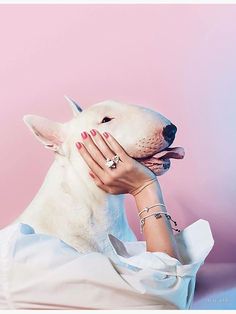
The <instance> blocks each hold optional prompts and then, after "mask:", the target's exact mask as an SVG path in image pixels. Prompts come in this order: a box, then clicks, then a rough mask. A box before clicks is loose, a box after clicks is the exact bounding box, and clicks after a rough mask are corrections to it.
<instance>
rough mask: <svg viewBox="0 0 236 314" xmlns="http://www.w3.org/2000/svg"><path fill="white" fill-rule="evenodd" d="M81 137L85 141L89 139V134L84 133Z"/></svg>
mask: <svg viewBox="0 0 236 314" xmlns="http://www.w3.org/2000/svg"><path fill="white" fill-rule="evenodd" d="M81 135H82V138H83V139H84V140H85V139H86V138H87V137H88V134H87V133H86V132H85V131H84V132H82V133H81Z"/></svg>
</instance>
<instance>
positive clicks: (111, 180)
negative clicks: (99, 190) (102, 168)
mask: <svg viewBox="0 0 236 314" xmlns="http://www.w3.org/2000/svg"><path fill="white" fill-rule="evenodd" d="M103 182H104V184H106V185H110V184H112V182H113V178H112V177H111V176H109V177H106V178H104V180H103Z"/></svg>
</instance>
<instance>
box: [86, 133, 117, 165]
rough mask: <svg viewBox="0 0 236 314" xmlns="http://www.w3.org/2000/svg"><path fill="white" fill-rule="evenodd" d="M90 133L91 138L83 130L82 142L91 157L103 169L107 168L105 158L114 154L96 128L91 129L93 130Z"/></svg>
mask: <svg viewBox="0 0 236 314" xmlns="http://www.w3.org/2000/svg"><path fill="white" fill-rule="evenodd" d="M91 134H92V135H93V139H92V137H91V135H90V134H89V133H88V132H85V131H84V132H83V133H82V139H83V143H84V145H85V147H86V149H87V151H88V152H89V153H90V155H91V157H92V158H93V159H94V160H96V162H97V164H98V165H99V166H100V167H101V168H102V169H103V170H107V168H108V167H107V166H106V165H105V163H106V158H113V157H114V155H115V154H114V152H113V151H112V150H111V149H110V147H109V146H108V145H107V144H106V142H105V141H104V139H103V138H102V136H101V135H100V134H99V132H98V131H97V130H94V129H93V132H91ZM95 137H96V140H95Z"/></svg>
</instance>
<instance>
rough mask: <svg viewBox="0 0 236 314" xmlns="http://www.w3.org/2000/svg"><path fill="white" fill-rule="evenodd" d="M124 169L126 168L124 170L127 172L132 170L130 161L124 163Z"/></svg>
mask: <svg viewBox="0 0 236 314" xmlns="http://www.w3.org/2000/svg"><path fill="white" fill-rule="evenodd" d="M125 169H126V171H128V172H130V171H132V170H133V165H132V163H130V162H127V163H126V165H125Z"/></svg>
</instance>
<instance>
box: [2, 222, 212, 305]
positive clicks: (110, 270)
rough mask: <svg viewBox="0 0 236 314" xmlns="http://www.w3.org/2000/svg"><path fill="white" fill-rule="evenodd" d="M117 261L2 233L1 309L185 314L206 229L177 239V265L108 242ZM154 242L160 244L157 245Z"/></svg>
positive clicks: (203, 225)
mask: <svg viewBox="0 0 236 314" xmlns="http://www.w3.org/2000/svg"><path fill="white" fill-rule="evenodd" d="M108 238H109V240H110V244H111V246H112V248H113V250H114V252H115V254H116V256H117V257H118V259H117V260H118V261H120V262H117V260H116V261H115V260H112V258H109V257H108V256H106V255H104V254H102V253H98V252H91V253H88V254H80V253H78V252H77V251H76V250H75V249H74V248H72V247H71V246H69V245H67V244H66V243H65V242H63V241H62V240H60V239H58V238H56V237H52V236H48V235H45V234H38V233H35V232H34V229H33V228H32V227H31V226H29V225H27V224H22V223H15V224H12V225H9V226H7V227H5V228H4V229H1V230H0V309H65V310H66V309H92V310H93V309H152V310H155V309H189V308H190V306H191V304H192V301H193V297H194V290H195V282H196V273H197V271H198V269H199V268H200V266H201V265H202V264H203V263H204V260H205V258H206V257H207V255H208V254H209V252H210V251H211V249H212V247H213V245H214V239H213V237H212V233H211V229H210V225H209V223H208V221H206V220H203V219H199V220H197V221H196V222H194V223H193V224H191V225H189V226H188V227H186V228H185V229H183V230H182V231H181V232H180V233H178V234H176V235H175V238H176V241H177V245H178V248H179V251H180V256H181V261H179V260H177V259H175V258H173V257H171V256H169V255H168V254H166V253H163V252H147V251H146V242H145V241H133V242H122V241H120V240H119V239H118V238H116V237H115V236H114V235H112V234H108ZM157 241H158V239H157Z"/></svg>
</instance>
